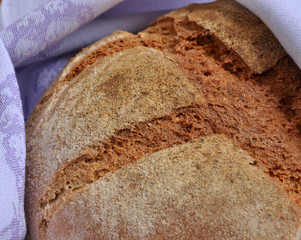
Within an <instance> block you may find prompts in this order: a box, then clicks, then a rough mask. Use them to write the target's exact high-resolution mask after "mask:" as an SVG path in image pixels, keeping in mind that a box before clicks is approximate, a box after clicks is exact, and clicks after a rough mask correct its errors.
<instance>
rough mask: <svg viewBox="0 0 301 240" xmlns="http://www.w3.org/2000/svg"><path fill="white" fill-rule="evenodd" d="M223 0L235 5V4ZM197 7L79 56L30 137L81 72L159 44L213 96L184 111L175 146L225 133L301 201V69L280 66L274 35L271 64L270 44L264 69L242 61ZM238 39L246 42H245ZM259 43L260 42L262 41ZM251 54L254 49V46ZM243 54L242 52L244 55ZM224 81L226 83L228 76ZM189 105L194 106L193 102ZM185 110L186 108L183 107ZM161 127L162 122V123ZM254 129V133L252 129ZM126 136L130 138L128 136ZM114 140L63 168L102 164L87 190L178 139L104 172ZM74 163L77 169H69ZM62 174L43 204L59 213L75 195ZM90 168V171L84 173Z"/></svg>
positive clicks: (287, 62)
mask: <svg viewBox="0 0 301 240" xmlns="http://www.w3.org/2000/svg"><path fill="white" fill-rule="evenodd" d="M224 2H227V3H226V4H229V3H228V1H224ZM230 5H231V4H230ZM211 6H214V5H211V4H209V5H204V9H205V10H206V11H207V10H208V9H209V10H210V11H212V8H213V7H211ZM225 6H226V5H225ZM236 7H237V6H235V8H236ZM202 8H203V7H201V8H200V9H201V11H202ZM194 9H198V7H196V6H193V7H192V6H190V7H188V8H185V9H184V10H179V11H175V12H173V13H171V14H168V15H167V16H165V17H162V18H160V19H159V20H157V21H156V22H154V23H153V24H152V25H151V26H150V27H149V28H148V29H146V30H145V31H143V32H141V33H140V34H138V36H133V35H125V36H122V37H121V38H120V39H117V40H116V39H113V40H112V41H109V42H108V43H106V44H104V45H102V46H100V47H99V48H97V49H95V51H93V52H90V53H88V52H86V53H85V54H83V55H84V58H82V59H80V62H77V60H76V59H75V60H74V61H73V62H72V68H70V69H69V70H68V72H69V73H67V74H66V75H64V76H63V77H62V75H61V77H59V78H57V80H56V82H55V83H54V84H53V85H52V87H50V88H49V90H48V91H47V92H46V93H45V94H44V97H43V98H42V100H41V102H40V104H39V105H38V107H37V108H36V110H35V112H34V114H33V116H32V117H31V120H30V121H29V123H28V124H27V135H28V136H29V137H32V136H34V134H33V132H37V131H39V126H41V125H42V124H44V119H43V115H44V113H45V114H47V111H46V109H48V108H49V109H52V111H53V110H54V108H53V107H51V104H52V103H51V101H53V99H55V98H56V97H53V93H56V94H57V96H59V95H60V94H61V89H63V88H64V87H65V86H68V85H69V83H68V82H70V81H72V80H73V79H74V78H75V77H76V76H77V75H78V74H80V73H81V72H82V71H83V70H84V69H86V67H87V66H88V65H90V64H93V63H94V62H96V61H98V60H99V59H101V58H103V57H105V56H109V55H112V54H115V53H116V52H119V51H122V50H125V49H128V48H133V47H135V46H147V47H151V48H155V49H158V50H161V51H163V52H168V53H169V54H170V56H172V58H173V59H174V60H175V61H176V62H177V63H178V65H179V66H181V67H182V68H183V71H184V72H186V73H185V75H186V76H188V78H189V80H190V81H191V82H192V83H193V84H194V86H195V87H196V89H198V90H199V91H200V93H201V94H202V95H203V96H204V97H205V98H206V104H205V105H199V106H193V107H196V110H195V112H198V111H200V109H203V110H201V112H200V113H198V114H197V115H196V117H195V119H193V120H191V119H190V117H188V118H187V116H188V115H189V114H188V115H185V114H184V115H181V114H180V115H181V116H183V119H182V120H181V121H180V122H178V123H177V124H179V125H180V129H181V128H182V127H183V126H184V130H181V131H182V135H181V134H179V133H177V134H179V135H178V137H180V140H178V141H177V142H176V143H175V144H181V143H182V142H183V141H184V142H185V141H187V140H190V139H194V138H197V137H199V136H204V135H208V134H212V133H223V134H226V135H227V136H228V137H230V138H233V140H234V142H235V144H237V145H238V146H241V147H242V148H243V149H245V150H246V151H247V152H248V153H249V154H250V155H251V156H253V157H254V158H255V160H256V165H257V166H258V167H260V168H262V169H263V170H264V171H265V172H266V173H267V174H269V175H270V176H272V177H275V178H276V179H278V180H280V182H282V185H283V187H284V188H285V189H286V190H287V192H289V193H290V196H291V197H292V198H293V199H295V200H296V201H297V202H299V204H300V206H301V197H300V191H301V179H300V172H301V170H300V169H301V167H300V164H301V163H300V162H299V161H298V159H301V156H300V149H301V146H300V144H301V141H300V109H299V107H298V106H299V105H298V101H299V102H300V90H299V91H298V89H300V85H301V84H300V81H301V74H300V70H299V69H298V68H297V67H296V65H295V64H294V63H293V61H292V60H291V59H290V58H289V57H286V58H283V59H281V60H280V61H279V62H278V64H276V66H274V65H275V63H276V61H278V60H279V59H280V57H281V56H283V55H284V54H285V53H283V49H282V48H281V47H279V45H277V44H278V43H275V44H274V42H275V41H274V38H272V40H271V41H272V42H273V44H272V46H273V47H275V48H276V51H275V52H276V54H275V55H274V58H273V59H274V60H273V61H271V62H269V63H268V64H265V63H264V61H266V59H265V57H266V56H268V55H269V54H271V52H270V50H271V49H269V48H267V51H264V52H263V55H264V57H263V58H262V59H261V60H262V62H261V66H264V69H261V70H258V69H257V70H256V66H254V65H252V61H254V58H253V57H251V58H250V59H249V60H250V61H247V60H246V59H242V58H241V57H242V56H241V55H239V54H238V52H239V51H237V49H235V48H232V47H231V46H230V45H227V39H226V40H225V38H221V37H217V35H216V34H215V32H210V31H209V32H208V31H207V29H206V28H204V26H201V24H200V23H199V22H198V21H197V19H194V17H195V16H196V12H194V11H195V10H194ZM221 9H223V10H219V11H226V12H227V11H228V10H229V9H224V7H221ZM187 10H188V12H189V17H182V16H181V14H182V13H183V12H185V14H187ZM239 11H241V10H239ZM242 12H243V16H244V17H247V18H248V17H249V18H251V19H253V20H254V21H255V22H256V24H255V25H256V26H257V25H258V24H257V23H258V22H257V21H258V19H257V18H254V17H253V16H248V15H250V14H249V13H247V12H245V10H242ZM219 14H220V12H219ZM225 16H227V15H225ZM230 16H231V17H232V18H233V16H235V14H234V15H233V14H232V15H231V14H230ZM238 20H239V21H240V19H237V18H234V20H233V19H231V21H234V22H235V21H238ZM253 20H252V21H253ZM259 25H260V24H259ZM261 28H263V29H265V26H261ZM261 37H266V36H261ZM270 38H271V36H270V35H269V39H270ZM237 41H238V42H239V41H240V40H239V39H238V40H237ZM252 41H253V40H252ZM252 41H251V42H252ZM259 45H260V44H259ZM255 46H257V45H256V44H255ZM257 47H258V46H257ZM261 47H262V46H261V45H260V46H259V47H258V49H259V50H260V48H261ZM233 49H235V50H236V51H235V50H233ZM278 50H279V51H278ZM248 51H251V50H250V49H249V50H248ZM255 52H256V51H255ZM240 54H242V53H241V52H240ZM272 54H273V53H272ZM242 55H243V54H242ZM257 60H258V59H257ZM257 60H256V61H257ZM250 62H251V63H250ZM271 63H272V65H271V66H270V65H269V64H271ZM272 66H274V67H273V68H272V69H270V70H268V71H266V72H265V73H264V74H263V75H257V74H254V73H256V72H260V71H263V70H267V69H268V68H270V67H272ZM223 78H224V80H226V81H223V80H222V79H223ZM228 80H229V81H228ZM246 81H248V82H246ZM49 93H50V95H49ZM241 95H243V96H244V98H241ZM225 99H226V100H225ZM56 101H57V100H56ZM233 103H235V106H233ZM186 110H187V111H191V109H190V108H189V107H188V108H187V109H186ZM186 110H185V109H182V111H184V112H185V111H186ZM178 111H180V110H175V112H174V114H179V112H178ZM202 111H203V112H202ZM254 111H255V112H256V114H255V115H254V114H253V113H254ZM172 116H173V115H170V116H166V118H165V117H164V118H163V119H165V120H166V119H169V120H167V122H166V123H165V125H164V126H167V128H168V127H169V126H170V127H172V126H173V125H172V122H173V121H172V119H173V117H172ZM208 116H210V117H208ZM157 120H158V119H157ZM182 121H183V122H182ZM200 121H204V122H203V123H202V124H203V125H202V124H200ZM254 121H255V123H254ZM256 121H258V122H257V123H258V125H256ZM149 123H151V122H146V123H144V124H146V126H147V125H148V124H149ZM183 124H184V125H183ZM191 124H192V125H193V126H195V125H196V124H199V125H202V126H206V127H205V128H206V129H205V130H204V128H203V130H198V131H197V132H194V130H195V128H193V129H194V130H191V131H190V132H188V133H187V132H186V133H185V130H187V128H186V127H187V126H191ZM231 124H232V125H231ZM237 124H238V125H237ZM37 126H38V127H37ZM158 126H160V124H159V125H158ZM254 126H255V127H254ZM251 129H253V130H255V131H254V132H252V131H251ZM242 130H243V131H242ZM148 131H152V128H151V127H150V128H148V130H147V129H145V130H143V132H144V133H148ZM256 131H259V132H260V134H258V132H256ZM163 133H164V132H163ZM148 134H150V133H148ZM158 136H160V134H158ZM126 138H127V139H131V138H130V137H129V136H127V137H126ZM164 138H165V139H166V138H168V137H167V136H165V137H164ZM110 141H112V139H108V141H107V142H103V143H101V144H99V145H95V149H96V150H95V149H94V148H92V155H91V156H92V157H91V156H89V155H82V156H79V157H78V158H77V159H73V160H71V161H70V163H68V164H66V166H65V167H63V168H62V172H63V173H66V171H67V172H68V171H70V169H76V168H78V167H79V166H81V164H82V163H84V165H85V164H86V163H87V164H90V163H91V162H93V164H94V163H95V164H94V165H93V164H92V165H89V167H88V168H86V169H89V171H90V168H91V166H93V167H92V168H93V169H95V172H96V173H97V174H96V175H93V174H91V175H90V176H93V177H92V180H91V179H90V176H87V175H85V176H86V177H88V178H87V179H88V180H87V181H86V180H85V178H86V177H83V178H80V179H79V180H80V181H81V180H82V181H83V184H82V185H80V188H79V189H82V187H84V186H85V184H90V183H91V182H94V181H96V180H97V179H98V178H99V177H101V176H102V174H99V173H100V172H101V171H104V172H103V173H104V174H105V173H106V172H110V171H115V170H116V169H118V168H120V167H122V166H124V165H127V164H128V163H129V162H131V161H132V160H136V159H139V158H140V157H142V156H144V155H146V154H149V153H151V152H154V151H157V150H159V149H162V148H166V147H169V146H171V145H170V144H174V142H173V140H172V139H171V140H170V142H169V141H165V142H163V145H162V146H161V145H160V144H159V145H160V146H159V145H158V147H157V148H156V147H154V148H150V149H151V150H149V151H146V152H143V151H142V152H141V156H140V155H139V154H138V153H135V154H138V155H139V156H140V157H133V155H134V154H132V155H131V157H130V158H128V159H130V161H125V162H124V165H123V164H122V163H121V164H119V165H118V164H117V168H115V167H116V166H114V167H112V166H111V165H110V164H109V165H108V166H109V167H105V168H103V169H104V170H101V168H99V165H98V164H100V165H102V164H103V163H102V162H99V161H98V160H99V159H102V158H105V157H106V155H105V154H103V152H104V149H105V148H103V147H102V146H107V147H108V149H111V148H114V149H115V150H116V148H115V147H116V146H115V145H114V144H113V143H111V142H110ZM269 141H270V142H271V143H270V142H269ZM156 142H157V140H155V139H153V140H152V141H151V143H152V144H154V143H156ZM137 144H138V145H137V146H135V145H134V146H135V149H138V150H139V144H140V146H141V144H142V143H139V142H138V143H137ZM164 144H165V145H164ZM115 150H114V151H115ZM114 151H113V152H110V154H113V155H114V154H117V155H118V151H117V152H114ZM127 151H128V150H127ZM121 152H123V153H122V154H120V155H118V159H119V160H118V161H121V159H122V157H126V156H127V153H126V151H121ZM110 154H109V155H108V157H109V158H111V155H110ZM120 156H121V157H120ZM87 159H88V160H87ZM97 159H98V160H97ZM114 159H115V158H111V163H113V162H114V161H116V159H115V160H114ZM131 159H132V160H131ZM89 162H90V163H89ZM109 162H110V161H109ZM109 162H107V163H109ZM121 162H122V161H121ZM74 164H75V165H74ZM84 165H83V166H84ZM70 166H73V167H72V168H70ZM110 166H111V167H110ZM64 171H65V172H64ZM62 172H60V171H59V172H57V173H56V175H55V176H53V180H52V182H51V183H49V186H55V185H56V183H58V182H60V184H62V183H63V185H57V186H56V188H52V190H51V191H50V192H45V193H44V194H45V195H44V196H43V197H40V198H39V201H41V202H40V203H41V206H42V208H44V207H45V206H46V205H48V204H49V201H50V203H51V206H52V207H51V208H53V210H52V211H56V208H57V206H58V205H60V204H61V203H62V202H61V201H57V202H56V204H53V203H54V202H55V201H56V200H57V199H59V198H57V196H65V197H66V198H67V199H68V198H69V197H71V196H72V194H73V193H71V192H68V191H66V192H64V194H65V195H64V194H62V195H61V194H60V189H65V188H69V185H68V184H66V185H65V183H66V182H67V181H69V180H70V179H67V180H66V179H65V178H63V179H60V178H58V176H60V175H61V173H62ZM83 172H84V174H86V173H85V171H83ZM95 176H96V177H95ZM59 179H60V180H59ZM71 180H72V179H71ZM69 182H70V181H69ZM71 185H72V184H71ZM76 188H77V187H76ZM74 190H75V191H74V193H76V192H77V190H78V189H74ZM57 191H58V192H57ZM64 191H65V190H64ZM53 193H54V195H53ZM56 194H57V196H56ZM69 194H71V195H69ZM53 196H55V197H53ZM42 198H43V199H44V198H45V199H46V205H45V203H43V201H44V200H42ZM53 199H55V201H53ZM47 211H48V210H47Z"/></svg>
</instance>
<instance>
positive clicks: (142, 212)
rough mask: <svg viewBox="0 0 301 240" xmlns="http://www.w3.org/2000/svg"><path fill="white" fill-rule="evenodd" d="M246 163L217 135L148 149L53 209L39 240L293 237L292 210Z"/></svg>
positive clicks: (247, 159)
mask: <svg viewBox="0 0 301 240" xmlns="http://www.w3.org/2000/svg"><path fill="white" fill-rule="evenodd" d="M253 161H254V159H253V158H251V157H250V156H249V155H248V154H247V153H246V152H245V151H243V150H242V149H240V148H238V147H235V146H234V145H233V144H232V143H231V141H229V139H228V138H226V137H225V136H223V135H213V136H208V137H204V138H202V139H198V140H195V141H192V142H189V143H186V144H182V145H179V146H175V147H172V148H167V149H164V150H161V151H159V152H155V153H153V154H151V155H149V156H147V157H145V158H142V159H140V160H139V161H137V162H136V163H133V164H131V165H128V166H125V167H124V168H122V169H119V170H117V171H116V172H114V173H108V174H107V175H105V176H104V177H103V178H101V179H100V180H99V181H97V182H94V183H92V184H91V185H89V186H87V187H86V188H85V190H84V191H82V192H81V193H80V194H78V195H76V196H75V197H74V198H73V199H72V201H70V202H69V203H66V205H64V206H61V207H60V208H59V210H58V211H57V212H56V213H55V215H54V216H53V218H52V220H51V222H50V223H49V227H48V231H47V239H56V240H59V239H62V240H63V239H96V238H98V239H241V238H243V237H247V238H248V239H297V238H296V237H297V236H296V232H297V231H298V228H299V227H300V219H299V218H298V215H296V212H297V211H296V209H294V208H292V206H291V204H290V202H289V201H288V199H287V197H286V196H285V195H284V194H283V192H281V191H280V190H279V188H278V187H277V186H276V184H275V183H274V182H273V181H272V180H271V178H269V177H268V176H267V175H265V174H264V173H263V172H262V171H260V170H259V169H258V168H257V167H255V166H254V165H253ZM83 206H84V207H83ZM78 216H80V217H78ZM62 225H64V226H65V227H64V229H62ZM288 226H289V227H288Z"/></svg>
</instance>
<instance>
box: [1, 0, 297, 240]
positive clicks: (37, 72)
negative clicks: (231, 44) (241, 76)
mask: <svg viewBox="0 0 301 240" xmlns="http://www.w3.org/2000/svg"><path fill="white" fill-rule="evenodd" d="M122 1H123V0H102V1H98V0H87V1H79V0H38V1H37V0H27V1H23V0H14V1H9V0H2V3H1V5H0V239H24V237H25V234H26V225H25V218H24V210H23V208H24V204H23V198H24V175H25V157H26V156H25V154H26V151H25V131H24V122H25V121H26V119H27V117H28V115H29V114H30V112H31V111H32V109H33V108H34V106H35V105H36V104H37V102H38V100H39V98H40V97H41V95H42V93H43V91H44V90H45V89H46V88H47V87H48V85H49V84H50V83H51V81H52V80H53V79H54V78H55V76H56V75H57V74H58V73H59V72H60V71H61V69H62V68H63V67H64V65H65V64H66V63H67V62H68V61H69V59H70V58H71V57H72V56H73V55H74V53H75V52H76V51H78V50H79V49H81V48H83V47H85V46H87V45H89V44H91V43H93V42H95V41H96V40H98V39H100V38H102V37H104V36H106V35H108V34H110V33H111V32H113V31H115V30H118V29H123V30H127V31H130V32H137V31H139V30H141V29H143V28H144V27H146V26H147V24H148V23H149V22H151V21H152V20H154V19H155V18H157V17H158V16H159V15H162V14H164V13H166V12H167V11H170V10H172V9H174V8H179V7H182V6H184V5H187V4H189V3H192V2H197V3H203V2H209V1H210V0H169V1H162V0H124V1H123V2H122ZM237 1H238V2H240V3H242V4H243V5H244V6H246V7H247V8H249V9H250V10H251V11H253V12H254V13H255V14H257V15H258V16H259V17H260V18H261V19H262V20H263V21H264V22H265V23H266V24H267V26H269V27H270V29H271V30H272V31H273V32H274V33H275V35H276V37H278V39H279V41H280V42H281V43H282V44H283V46H284V48H285V49H286V50H287V52H288V53H289V54H290V55H291V56H292V57H293V59H294V60H295V61H296V63H297V64H298V66H299V67H300V66H301V25H300V22H301V19H300V18H301V15H299V14H298V13H299V12H300V11H301V4H300V3H299V0H291V1H289V2H288V1H284V0H277V1H271V0H253V1H247V0H237ZM22 106H23V109H22Z"/></svg>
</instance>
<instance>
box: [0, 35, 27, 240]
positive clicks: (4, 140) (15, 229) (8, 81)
mask: <svg viewBox="0 0 301 240" xmlns="http://www.w3.org/2000/svg"><path fill="white" fill-rule="evenodd" d="M0 69H1V71H0V211H1V214H0V239H18V238H20V237H24V236H25V230H26V227H25V222H24V210H23V208H24V206H23V198H24V168H25V132H24V119H23V112H22V107H21V106H22V105H21V99H20V94H19V88H18V84H17V80H16V77H15V74H14V68H13V66H12V63H11V61H10V57H9V55H8V53H7V51H6V49H5V47H4V45H3V42H2V40H1V39H0Z"/></svg>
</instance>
